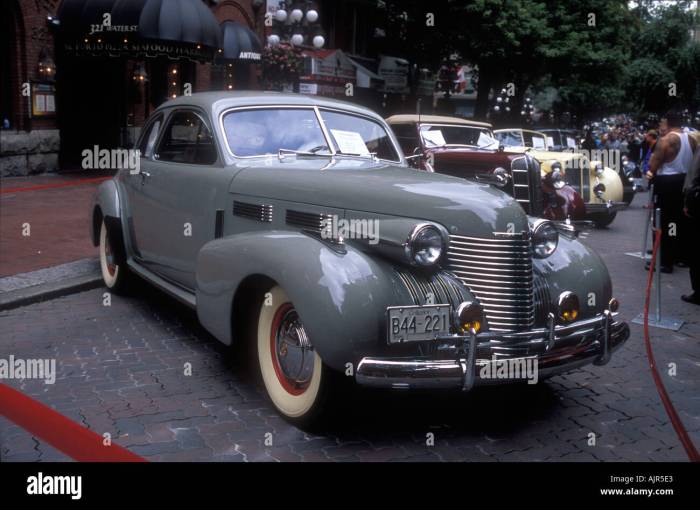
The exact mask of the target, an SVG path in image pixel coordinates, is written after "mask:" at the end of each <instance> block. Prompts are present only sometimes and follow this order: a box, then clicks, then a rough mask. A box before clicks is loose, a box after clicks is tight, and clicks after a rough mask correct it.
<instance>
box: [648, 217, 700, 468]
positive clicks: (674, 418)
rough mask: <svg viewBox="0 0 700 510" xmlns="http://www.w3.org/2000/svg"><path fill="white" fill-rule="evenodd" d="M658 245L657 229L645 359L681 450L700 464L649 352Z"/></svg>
mask: <svg viewBox="0 0 700 510" xmlns="http://www.w3.org/2000/svg"><path fill="white" fill-rule="evenodd" d="M660 244H661V229H660V228H657V229H656V238H655V239H654V249H653V250H652V253H651V262H650V265H649V276H648V278H647V291H646V298H645V300H644V343H645V345H646V350H647V358H649V367H650V368H651V375H652V377H653V378H654V384H655V385H656V390H657V391H658V392H659V397H661V402H662V403H663V405H664V408H665V409H666V414H667V415H668V417H669V419H670V420H671V424H672V425H673V428H674V429H675V431H676V434H678V438H679V439H680V440H681V444H683V448H684V449H685V453H686V454H687V455H688V459H690V461H691V462H700V454H699V453H698V451H697V450H696V449H695V445H694V444H693V441H692V440H691V439H690V436H689V435H688V431H687V430H686V429H685V427H684V426H683V422H682V421H681V418H680V416H678V413H677V412H676V409H675V408H674V407H673V403H671V399H670V398H669V396H668V393H667V392H666V387H665V386H664V383H663V381H662V380H661V376H660V375H659V371H658V369H657V368H656V360H655V359H654V353H653V351H652V350H651V341H650V339H649V301H650V300H651V283H652V279H653V277H654V271H655V270H656V265H655V264H656V255H657V252H658V251H659V245H660Z"/></svg>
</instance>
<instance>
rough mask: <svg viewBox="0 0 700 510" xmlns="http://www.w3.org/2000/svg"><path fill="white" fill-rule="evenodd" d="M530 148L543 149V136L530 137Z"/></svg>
mask: <svg viewBox="0 0 700 510" xmlns="http://www.w3.org/2000/svg"><path fill="white" fill-rule="evenodd" d="M532 148H533V149H544V148H545V146H544V138H539V137H537V136H533V137H532Z"/></svg>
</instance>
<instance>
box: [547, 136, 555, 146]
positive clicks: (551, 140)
mask: <svg viewBox="0 0 700 510" xmlns="http://www.w3.org/2000/svg"><path fill="white" fill-rule="evenodd" d="M547 147H554V138H552V137H551V136H548V137H547Z"/></svg>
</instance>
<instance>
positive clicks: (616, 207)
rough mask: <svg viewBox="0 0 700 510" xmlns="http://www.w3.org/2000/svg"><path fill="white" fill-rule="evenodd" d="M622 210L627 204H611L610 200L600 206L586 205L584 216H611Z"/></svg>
mask: <svg viewBox="0 0 700 510" xmlns="http://www.w3.org/2000/svg"><path fill="white" fill-rule="evenodd" d="M623 209H627V204H626V203H625V202H613V201H612V200H608V201H607V202H605V203H602V204H600V203H597V204H586V214H601V213H608V214H612V213H614V212H617V211H622V210H623Z"/></svg>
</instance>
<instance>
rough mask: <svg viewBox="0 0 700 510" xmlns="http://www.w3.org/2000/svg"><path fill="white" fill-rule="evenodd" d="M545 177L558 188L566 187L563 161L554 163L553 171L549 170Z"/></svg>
mask: <svg viewBox="0 0 700 510" xmlns="http://www.w3.org/2000/svg"><path fill="white" fill-rule="evenodd" d="M545 179H547V180H548V181H549V184H550V185H551V186H553V187H554V188H556V189H561V188H563V187H564V184H566V183H565V182H564V171H563V170H562V167H561V163H558V162H557V163H552V171H551V172H549V173H548V174H547V175H546V176H545Z"/></svg>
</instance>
